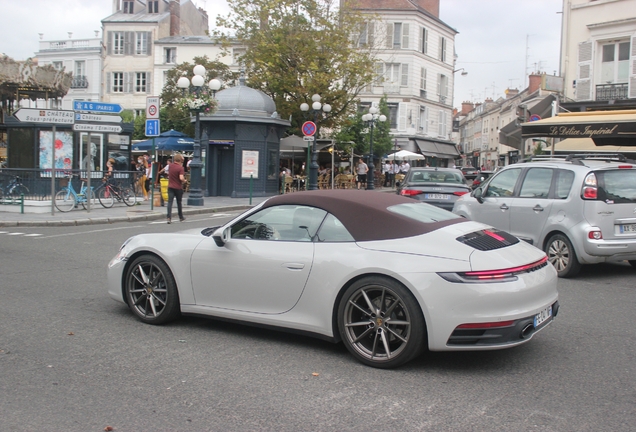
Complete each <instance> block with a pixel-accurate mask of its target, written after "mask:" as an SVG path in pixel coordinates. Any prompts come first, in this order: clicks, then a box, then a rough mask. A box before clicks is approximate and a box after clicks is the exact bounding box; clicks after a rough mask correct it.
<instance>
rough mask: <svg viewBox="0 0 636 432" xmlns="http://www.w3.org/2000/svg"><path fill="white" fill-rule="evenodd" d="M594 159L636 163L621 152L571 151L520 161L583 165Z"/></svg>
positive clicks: (534, 156) (535, 156)
mask: <svg viewBox="0 0 636 432" xmlns="http://www.w3.org/2000/svg"><path fill="white" fill-rule="evenodd" d="M584 160H594V161H604V162H627V163H636V162H635V161H633V160H632V159H628V158H626V157H625V155H624V154H621V153H572V154H567V155H566V154H558V155H533V156H530V157H529V158H526V159H524V160H522V161H521V162H523V163H525V162H550V161H560V162H570V163H572V164H573V165H583V163H582V162H581V161H584Z"/></svg>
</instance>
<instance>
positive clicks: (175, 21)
mask: <svg viewBox="0 0 636 432" xmlns="http://www.w3.org/2000/svg"><path fill="white" fill-rule="evenodd" d="M180 34H181V4H180V3H179V0H171V1H170V36H179V35H180Z"/></svg>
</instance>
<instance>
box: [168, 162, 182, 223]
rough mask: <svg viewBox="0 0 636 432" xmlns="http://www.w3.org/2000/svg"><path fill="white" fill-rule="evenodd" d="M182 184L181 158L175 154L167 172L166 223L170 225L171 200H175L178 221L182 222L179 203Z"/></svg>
mask: <svg viewBox="0 0 636 432" xmlns="http://www.w3.org/2000/svg"><path fill="white" fill-rule="evenodd" d="M183 183H185V174H184V170H183V156H181V154H179V153H177V154H176V155H174V158H173V161H172V163H171V164H170V170H169V171H168V223H172V199H173V198H176V199H177V212H178V214H179V220H180V221H181V222H183V221H184V220H185V218H184V217H183V208H182V207H181V201H182V198H183Z"/></svg>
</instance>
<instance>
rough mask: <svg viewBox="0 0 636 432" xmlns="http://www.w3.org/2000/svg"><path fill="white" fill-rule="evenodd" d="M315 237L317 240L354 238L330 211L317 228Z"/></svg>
mask: <svg viewBox="0 0 636 432" xmlns="http://www.w3.org/2000/svg"><path fill="white" fill-rule="evenodd" d="M316 239H317V240H318V241H319V242H352V241H355V240H354V238H353V237H352V236H351V234H349V231H348V230H347V229H346V228H345V227H344V225H343V224H342V222H340V221H339V220H338V218H337V217H335V216H334V215H332V214H331V213H330V214H328V215H327V217H326V218H325V220H324V222H323V223H322V225H321V226H320V230H318V234H317V236H316Z"/></svg>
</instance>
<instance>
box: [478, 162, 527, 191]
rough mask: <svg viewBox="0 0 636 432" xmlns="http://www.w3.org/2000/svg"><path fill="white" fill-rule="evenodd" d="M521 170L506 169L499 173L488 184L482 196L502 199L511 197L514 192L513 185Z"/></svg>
mask: <svg viewBox="0 0 636 432" xmlns="http://www.w3.org/2000/svg"><path fill="white" fill-rule="evenodd" d="M520 173H521V169H517V168H515V169H508V170H504V171H501V172H500V173H499V174H497V175H496V176H494V177H493V178H492V180H491V181H490V182H489V183H488V189H486V193H484V195H483V196H485V197H503V196H512V194H513V192H514V190H515V184H516V183H517V179H518V178H519V174H520Z"/></svg>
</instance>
